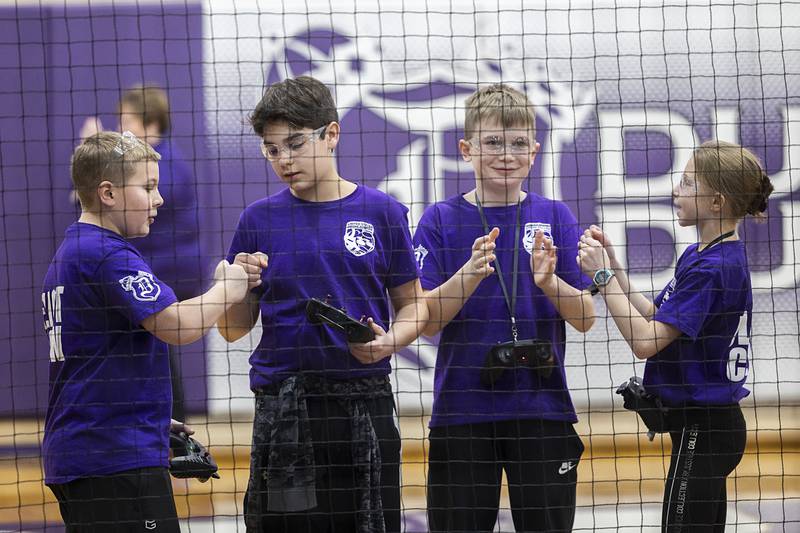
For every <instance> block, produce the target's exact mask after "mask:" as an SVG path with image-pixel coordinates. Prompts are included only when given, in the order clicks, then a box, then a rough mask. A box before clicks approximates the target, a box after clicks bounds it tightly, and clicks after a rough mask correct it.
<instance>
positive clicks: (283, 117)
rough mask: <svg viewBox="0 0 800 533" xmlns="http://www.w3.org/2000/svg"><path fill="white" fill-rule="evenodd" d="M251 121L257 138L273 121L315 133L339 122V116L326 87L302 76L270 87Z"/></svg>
mask: <svg viewBox="0 0 800 533" xmlns="http://www.w3.org/2000/svg"><path fill="white" fill-rule="evenodd" d="M249 119H250V125H251V126H253V131H254V132H255V133H256V135H258V136H259V137H263V136H264V128H265V127H266V126H267V124H269V123H270V122H279V121H283V122H286V123H288V124H289V126H290V127H292V128H296V129H302V128H311V129H312V130H315V129H317V128H320V127H322V126H326V125H328V124H330V123H331V122H338V121H339V113H338V112H337V111H336V103H335V102H334V101H333V95H331V91H330V90H329V89H328V88H327V87H326V86H325V84H323V83H322V82H321V81H319V80H317V79H315V78H312V77H310V76H300V77H298V78H294V79H291V78H289V79H286V80H283V81H281V82H278V83H273V84H272V85H270V86H269V87H267V90H266V91H264V95H263V96H262V97H261V100H260V101H259V102H258V105H257V106H256V108H255V109H254V110H253V112H252V113H251V114H250V117H249ZM322 135H325V134H324V133H323V134H322Z"/></svg>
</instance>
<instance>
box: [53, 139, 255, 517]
mask: <svg viewBox="0 0 800 533" xmlns="http://www.w3.org/2000/svg"><path fill="white" fill-rule="evenodd" d="M159 159H160V156H159V154H158V153H157V152H156V151H155V150H153V148H151V147H150V146H149V145H148V144H146V143H144V142H142V141H140V140H139V139H137V138H136V137H135V136H134V135H133V134H131V133H130V132H125V133H124V134H119V133H112V132H107V133H98V134H96V135H93V136H91V137H89V138H87V139H86V140H85V141H84V142H83V143H82V144H81V145H80V146H78V148H77V149H76V150H75V153H74V156H73V160H72V180H73V185H74V187H75V190H76V191H77V193H78V196H79V198H80V202H81V211H82V212H81V216H80V218H79V219H78V221H77V222H75V223H73V224H72V225H70V226H69V227H68V228H67V231H66V235H65V238H64V241H63V242H62V244H61V246H60V247H59V248H58V250H57V252H56V255H55V257H54V258H53V261H52V262H51V264H50V268H49V269H48V271H47V275H46V277H45V280H44V285H43V289H42V312H43V315H44V322H45V330H46V332H47V334H48V337H49V340H50V393H49V404H48V409H47V415H46V419H45V429H44V441H43V443H42V457H43V462H44V472H45V483H46V484H47V485H48V487H50V489H51V490H52V491H53V493H54V494H55V496H56V498H57V499H58V502H59V507H60V510H61V516H62V518H63V519H64V522H65V524H66V526H67V531H69V532H73V531H81V532H86V531H97V532H100V531H145V530H153V529H156V528H157V529H158V531H179V528H178V521H177V514H176V511H175V503H174V501H173V498H172V485H171V483H170V479H169V475H168V471H167V466H168V464H169V463H168V461H169V431H170V428H172V429H173V430H186V428H185V427H184V426H183V425H182V424H181V423H179V422H176V421H174V420H173V421H171V420H170V409H171V404H172V397H171V396H172V395H171V388H170V371H169V362H168V358H167V344H187V343H190V342H193V341H195V340H197V339H198V338H200V337H201V336H202V335H203V334H205V332H206V331H208V329H209V328H210V327H211V326H213V324H214V323H215V322H216V321H217V319H219V317H220V316H221V315H222V313H223V312H224V311H225V310H226V309H227V308H228V307H229V306H230V305H232V304H233V303H235V302H238V301H241V300H242V299H243V298H244V297H245V294H246V293H247V290H248V287H255V286H257V285H258V284H259V283H260V280H259V277H258V275H257V274H255V275H250V276H248V274H247V273H245V271H244V269H243V268H242V267H241V266H238V265H231V264H229V263H228V262H226V261H221V262H220V263H219V265H217V268H216V272H215V275H214V280H215V282H214V284H213V286H212V287H211V289H209V291H208V292H206V293H205V294H203V295H201V296H198V297H196V298H192V299H189V300H184V301H180V302H179V301H178V299H177V298H176V297H175V294H174V292H173V291H172V289H171V288H170V287H169V286H167V285H166V284H164V283H163V282H162V281H161V280H159V279H158V277H156V276H154V275H153V272H152V270H151V268H150V266H149V265H148V264H147V263H146V262H145V261H144V260H143V259H142V256H141V255H140V254H139V252H138V251H137V250H136V249H135V248H134V247H133V246H132V245H131V244H130V243H129V242H128V239H132V238H136V237H143V236H145V235H147V234H148V233H149V232H150V226H151V224H153V222H154V221H155V219H156V216H157V214H158V208H159V207H160V206H161V205H162V204H163V199H162V198H161V195H160V194H159V192H158V180H159V173H158V161H159ZM254 261H255V262H259V263H258V264H263V265H264V266H266V258H265V257H263V256H258V257H256V258H254Z"/></svg>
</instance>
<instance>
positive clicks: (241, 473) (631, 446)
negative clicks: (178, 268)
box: [0, 407, 800, 532]
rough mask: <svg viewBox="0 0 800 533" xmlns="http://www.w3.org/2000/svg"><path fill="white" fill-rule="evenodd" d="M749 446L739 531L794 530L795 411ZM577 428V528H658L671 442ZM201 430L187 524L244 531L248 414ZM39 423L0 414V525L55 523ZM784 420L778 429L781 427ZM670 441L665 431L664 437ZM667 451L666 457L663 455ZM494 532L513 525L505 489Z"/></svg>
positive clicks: (732, 482) (588, 420)
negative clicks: (204, 449)
mask: <svg viewBox="0 0 800 533" xmlns="http://www.w3.org/2000/svg"><path fill="white" fill-rule="evenodd" d="M745 415H746V418H747V421H748V428H749V435H748V449H747V452H746V454H745V457H744V459H743V460H742V462H741V464H740V465H739V467H738V468H737V470H736V472H735V473H734V475H732V476H731V478H730V479H729V484H728V494H729V498H730V499H731V500H733V499H734V496H735V499H736V503H735V504H733V503H732V504H730V505H729V509H728V522H729V527H728V529H727V531H736V532H778V531H780V532H800V416H799V415H800V409H798V408H797V407H783V408H781V409H780V410H779V409H777V408H774V407H760V408H759V409H758V410H755V409H753V408H752V407H751V408H747V409H745ZM580 417H581V422H580V423H579V424H578V428H577V429H578V432H579V433H580V434H581V436H582V438H583V440H584V444H585V445H586V452H585V453H584V456H583V458H582V460H581V463H580V465H579V467H578V468H579V471H578V479H579V485H578V510H577V516H576V521H575V528H574V530H575V531H608V532H611V531H625V532H635V531H658V524H659V522H660V501H661V492H662V489H663V479H664V475H665V471H666V468H667V465H668V460H669V445H668V443H666V442H662V441H660V439H658V438H657V439H656V441H655V442H652V443H651V442H649V441H647V439H646V438H644V436H642V435H640V434H639V433H638V428H637V426H636V418H635V417H633V416H631V415H630V414H629V413H626V412H620V413H613V414H612V413H596V412H593V413H591V414H588V413H583V414H581V415H580ZM190 423H191V424H192V426H193V427H194V428H195V429H196V431H197V436H198V438H199V439H200V440H202V441H204V442H210V443H212V444H213V446H212V447H211V449H212V452H213V454H214V456H215V458H216V460H217V461H218V463H219V465H220V469H221V472H220V473H221V476H222V478H221V479H220V480H212V481H210V482H209V483H206V484H201V483H199V482H197V481H194V480H192V481H188V482H187V481H177V480H176V481H175V482H174V487H175V492H176V502H177V505H178V509H179V513H180V514H181V516H182V517H184V518H185V521H184V524H183V530H184V531H190V532H212V531H214V532H227V531H244V526H243V523H242V522H241V500H242V496H243V493H244V490H245V488H246V484H247V468H248V453H249V442H250V434H249V433H250V426H249V422H248V421H244V420H243V421H236V422H230V421H229V420H220V419H193V420H190ZM40 424H41V423H40V422H38V421H35V420H23V421H2V422H0V532H4V531H52V532H57V531H60V530H62V529H63V528H61V527H59V526H58V519H59V515H58V509H57V506H56V504H55V503H54V500H53V498H52V495H51V494H50V492H49V490H47V489H46V488H45V487H43V485H42V483H41V466H40V461H39V458H38V443H39V439H40V429H39V428H40V427H41V425H40ZM425 424H426V421H425V420H424V419H423V418H422V417H420V416H402V417H401V418H400V429H401V435H402V437H403V506H404V523H405V527H406V531H409V532H411V531H425V530H426V522H425V474H426V472H425V462H424V457H425V456H424V454H425V439H424V436H425V434H426V431H425ZM779 427H780V428H782V429H781V430H780V431H778V430H777V428H779ZM667 440H668V439H667ZM665 454H666V457H665ZM502 506H503V508H504V509H503V510H502V511H501V514H500V518H499V521H498V530H499V531H513V524H512V522H511V516H510V513H509V512H508V499H507V496H506V494H505V491H504V493H503V504H502Z"/></svg>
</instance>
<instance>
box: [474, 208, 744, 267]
mask: <svg viewBox="0 0 800 533" xmlns="http://www.w3.org/2000/svg"><path fill="white" fill-rule="evenodd" d="M476 198H477V196H476ZM735 234H736V231H729V232H728V233H723V234H722V235H720V236H719V237H717V238H716V239H714V240H713V241H711V242H710V243H708V244H707V245H706V247H705V248H703V249H702V250H700V251H698V252H697V253H698V254H701V253H703V252H705V251H706V250H708V249H709V248H711V247H712V246H714V245H715V244H719V243H721V242H722V241H724V240H725V239H727V238H728V237H733V236H734V235H735Z"/></svg>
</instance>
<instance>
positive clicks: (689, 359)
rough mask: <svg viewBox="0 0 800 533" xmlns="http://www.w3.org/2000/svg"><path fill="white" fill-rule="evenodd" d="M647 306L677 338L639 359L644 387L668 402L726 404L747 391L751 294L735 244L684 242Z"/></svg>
mask: <svg viewBox="0 0 800 533" xmlns="http://www.w3.org/2000/svg"><path fill="white" fill-rule="evenodd" d="M654 303H655V305H656V307H657V308H658V309H657V310H656V314H655V317H654V320H658V321H659V322H663V323H665V324H670V325H672V326H674V327H675V328H677V329H679V330H680V331H681V336H680V337H678V338H677V339H676V340H674V341H673V342H672V343H670V345H669V346H667V347H666V348H664V349H663V350H661V351H660V352H658V353H657V354H656V355H655V356H653V357H651V358H650V359H648V360H647V364H646V366H645V371H644V384H645V387H647V389H648V390H650V391H651V392H654V393H656V394H657V395H658V396H660V397H661V399H662V401H663V402H664V403H665V404H666V405H671V406H678V405H728V404H733V403H738V402H739V400H741V399H742V398H744V397H745V396H747V395H748V394H750V391H748V390H747V389H746V388H745V387H744V383H745V380H746V379H747V374H748V372H749V366H750V363H749V358H748V355H749V354H748V352H749V349H750V342H749V339H750V327H751V320H752V310H753V291H752V288H751V285H750V270H749V268H748V265H747V256H746V254H745V246H744V243H743V242H741V241H727V242H721V243H719V244H717V245H715V246H712V247H711V248H707V249H705V250H703V251H702V252H698V251H697V245H696V244H693V245H691V246H689V248H687V249H686V251H685V252H684V253H683V255H682V256H681V257H680V259H678V264H677V266H676V269H675V277H674V278H673V279H672V281H671V282H670V283H669V285H667V286H666V287H665V288H664V290H662V291H661V293H660V294H659V295H658V297H657V298H656V299H655V301H654Z"/></svg>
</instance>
